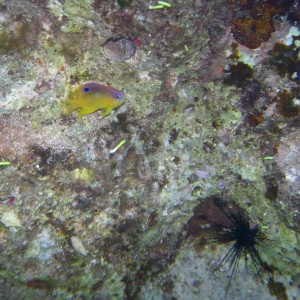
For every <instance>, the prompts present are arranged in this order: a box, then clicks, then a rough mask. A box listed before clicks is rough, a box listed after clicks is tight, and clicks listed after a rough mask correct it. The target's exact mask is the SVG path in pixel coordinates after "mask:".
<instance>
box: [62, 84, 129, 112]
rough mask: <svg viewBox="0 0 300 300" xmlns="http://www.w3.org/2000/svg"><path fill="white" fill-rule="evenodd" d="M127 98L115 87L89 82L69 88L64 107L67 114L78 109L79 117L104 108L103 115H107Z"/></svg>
mask: <svg viewBox="0 0 300 300" xmlns="http://www.w3.org/2000/svg"><path fill="white" fill-rule="evenodd" d="M125 98H126V95H125V94H124V93H123V92H122V91H119V90H117V89H115V88H113V87H110V86H105V85H102V84H99V83H95V82H87V83H84V84H82V85H78V86H75V87H73V88H70V89H69V93H68V95H67V97H66V99H65V100H64V102H63V105H62V109H63V110H64V112H65V114H67V115H69V114H70V113H71V112H73V111H74V110H77V113H78V116H79V117H82V116H84V115H88V114H91V113H93V112H95V111H97V110H100V109H103V110H104V113H103V117H106V116H107V115H108V114H109V113H110V112H111V111H112V110H113V109H114V108H116V107H118V106H121V105H122V104H123V103H124V101H125Z"/></svg>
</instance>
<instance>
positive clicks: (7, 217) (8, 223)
mask: <svg viewBox="0 0 300 300" xmlns="http://www.w3.org/2000/svg"><path fill="white" fill-rule="evenodd" d="M0 222H1V223H2V224H3V225H4V226H5V227H21V221H20V219H19V218H18V216H17V214H16V213H15V212H14V211H7V212H5V213H4V214H3V215H2V217H1V219H0Z"/></svg>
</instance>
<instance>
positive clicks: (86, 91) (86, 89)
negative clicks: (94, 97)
mask: <svg viewBox="0 0 300 300" xmlns="http://www.w3.org/2000/svg"><path fill="white" fill-rule="evenodd" d="M82 90H83V91H84V92H85V93H88V92H89V91H90V90H91V89H90V88H89V87H85V88H84V89H82Z"/></svg>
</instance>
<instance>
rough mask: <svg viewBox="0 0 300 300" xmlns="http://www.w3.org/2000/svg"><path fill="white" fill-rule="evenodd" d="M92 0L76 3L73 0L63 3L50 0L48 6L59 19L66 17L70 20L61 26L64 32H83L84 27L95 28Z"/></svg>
mask: <svg viewBox="0 0 300 300" xmlns="http://www.w3.org/2000/svg"><path fill="white" fill-rule="evenodd" d="M93 2H94V1H92V0H84V1H80V3H75V2H74V1H72V0H66V1H64V2H63V3H61V2H60V1H57V0H50V1H49V3H48V5H47V7H48V8H49V9H50V11H51V13H52V14H53V15H54V16H56V17H57V18H58V19H59V20H61V19H62V18H64V17H66V18H67V19H68V22H67V23H66V24H65V25H63V26H62V27H61V29H62V31H64V32H81V30H82V28H94V27H95V25H94V24H93V22H92V19H93V16H94V14H93V8H92V6H91V5H92V4H93Z"/></svg>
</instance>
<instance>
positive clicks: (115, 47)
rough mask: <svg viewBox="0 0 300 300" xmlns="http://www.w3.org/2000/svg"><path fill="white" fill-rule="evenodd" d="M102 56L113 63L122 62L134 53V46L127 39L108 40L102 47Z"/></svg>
mask: <svg viewBox="0 0 300 300" xmlns="http://www.w3.org/2000/svg"><path fill="white" fill-rule="evenodd" d="M103 48H104V55H105V57H106V58H108V59H109V60H111V61H113V62H124V61H125V60H127V59H129V58H131V57H132V56H133V55H134V53H135V49H136V48H135V45H134V43H133V41H132V40H130V39H127V38H119V39H113V38H111V39H108V40H107V41H106V42H105V44H104V45H103Z"/></svg>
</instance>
